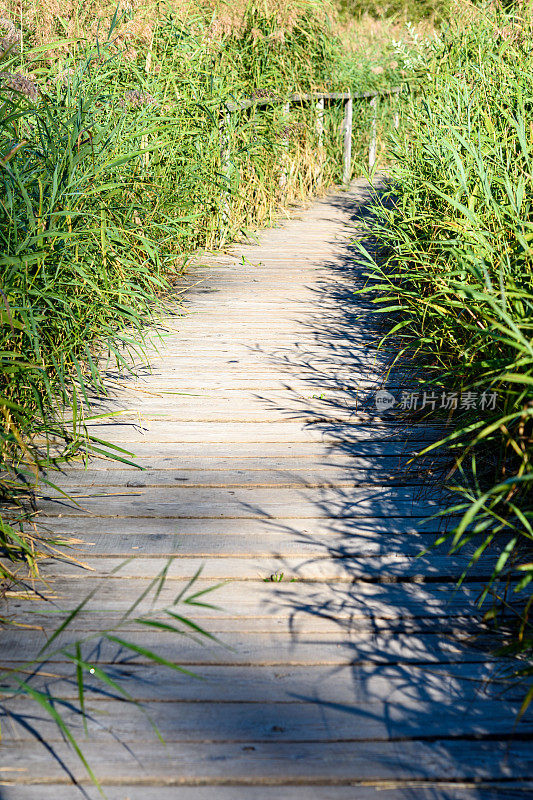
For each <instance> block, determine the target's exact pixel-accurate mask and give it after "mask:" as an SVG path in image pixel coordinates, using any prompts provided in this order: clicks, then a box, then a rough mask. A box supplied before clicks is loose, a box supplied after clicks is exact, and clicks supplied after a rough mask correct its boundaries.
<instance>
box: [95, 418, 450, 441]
mask: <svg viewBox="0 0 533 800" xmlns="http://www.w3.org/2000/svg"><path fill="white" fill-rule="evenodd" d="M87 429H88V431H89V433H90V434H91V435H92V436H98V437H99V438H101V439H106V440H107V441H110V440H111V441H113V442H114V443H116V444H118V445H120V444H121V443H125V442H136V441H142V440H143V439H144V440H146V438H147V436H148V435H149V438H150V442H151V443H152V444H159V443H162V442H176V443H181V442H189V443H193V442H194V443H196V442H217V443H218V442H228V443H230V442H231V443H233V442H254V443H258V442H268V443H270V442H321V441H333V442H341V443H344V442H346V443H347V444H352V445H353V444H354V443H355V442H367V441H370V442H374V443H376V442H400V443H402V444H407V443H411V442H431V441H434V440H435V439H436V438H437V437H438V436H439V433H440V434H442V435H445V431H444V430H441V429H440V428H437V427H436V426H429V425H417V426H416V427H415V426H411V427H406V426H401V425H398V424H396V425H394V424H390V425H385V424H382V425H379V426H378V425H369V424H368V423H361V424H355V423H354V424H351V425H348V424H345V425H336V424H334V423H328V422H324V423H320V422H315V423H312V422H309V423H308V424H305V423H300V422H291V421H290V420H288V421H287V422H276V423H272V422H255V423H254V424H253V425H249V424H247V423H246V422H227V423H224V422H220V423H217V422H212V423H205V424H202V423H195V422H191V423H190V424H188V425H187V426H185V425H180V424H175V425H169V423H167V422H153V423H151V424H150V426H149V427H148V426H147V425H143V424H133V423H128V422H125V423H123V424H121V423H120V422H116V421H114V422H108V423H105V422H104V423H98V424H96V423H95V424H91V425H88V426H87Z"/></svg>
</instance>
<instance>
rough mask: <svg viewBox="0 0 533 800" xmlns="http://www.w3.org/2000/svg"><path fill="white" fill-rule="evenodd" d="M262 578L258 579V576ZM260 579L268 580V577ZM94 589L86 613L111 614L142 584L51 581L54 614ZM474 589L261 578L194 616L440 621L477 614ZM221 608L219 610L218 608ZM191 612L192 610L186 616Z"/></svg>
mask: <svg viewBox="0 0 533 800" xmlns="http://www.w3.org/2000/svg"><path fill="white" fill-rule="evenodd" d="M262 577H263V576H262ZM264 577H266V578H268V577H269V576H268V575H265V576H264ZM183 584H184V582H183V581H182V580H179V579H176V580H173V579H168V580H167V581H166V583H165V586H164V587H163V589H162V591H161V593H160V595H159V600H158V607H161V608H162V607H166V606H170V605H171V604H172V603H173V602H174V598H175V597H176V595H177V594H178V592H179V591H180V588H182V587H183ZM210 586H211V587H212V586H214V583H213V581H204V580H199V581H197V583H196V588H197V589H198V590H199V589H205V588H208V587H210ZM97 587H98V591H97V593H96V594H95V595H93V596H92V597H91V598H90V599H89V600H88V602H87V604H86V606H85V608H86V609H87V611H90V612H91V613H92V611H97V610H100V611H103V610H107V611H109V610H111V609H112V610H114V611H115V612H116V613H121V612H122V611H124V610H126V609H127V608H129V607H130V606H131V605H132V603H133V602H134V601H136V600H137V599H138V598H140V597H141V594H142V593H143V590H144V589H146V587H147V581H146V580H142V579H137V578H121V577H119V576H118V575H115V576H106V577H105V579H102V578H98V577H94V576H92V575H91V573H82V574H81V575H80V576H79V577H78V580H77V581H75V582H73V581H71V580H57V581H56V582H55V583H54V592H53V595H52V596H53V598H54V599H55V601H56V606H55V609H54V613H55V615H56V616H57V609H58V607H59V608H60V609H61V608H63V609H69V608H75V607H76V606H77V605H78V603H79V601H80V593H81V594H82V595H83V597H85V596H88V595H89V593H90V592H91V591H92V590H94V589H96V588H97ZM478 595H479V586H478V585H476V584H475V583H474V584H472V585H465V584H463V585H462V586H461V587H460V588H458V589H456V588H455V583H454V582H450V581H446V580H437V581H435V582H430V583H417V582H406V583H401V582H400V583H395V582H392V583H391V582H389V581H385V582H384V583H379V582H367V581H357V582H354V583H353V584H346V583H343V582H342V583H337V582H332V583H331V584H329V583H321V582H316V583H312V582H309V583H307V582H296V583H290V582H285V583H283V582H281V583H266V582H264V581H263V580H261V578H258V579H257V580H249V581H246V580H244V581H233V582H232V583H227V584H225V585H223V586H222V587H220V588H218V589H217V590H216V592H215V593H214V594H212V595H210V597H209V600H210V602H212V603H215V604H216V605H217V610H216V611H213V610H212V609H206V608H202V607H195V608H194V616H195V617H198V618H200V617H201V618H213V617H215V618H218V617H220V616H223V615H224V614H225V615H226V616H233V617H235V616H241V617H244V616H250V617H281V618H282V619H284V620H285V621H287V620H290V618H291V617H294V616H297V615H299V614H316V615H322V616H330V617H332V618H334V619H340V620H343V619H357V618H359V619H375V618H377V617H382V618H387V619H390V620H397V619H403V618H412V617H424V618H433V619H436V618H441V617H451V616H453V615H462V614H468V613H471V614H474V613H475V612H476V610H477V604H476V601H477V598H478ZM31 603H32V601H22V600H18V599H17V600H13V601H12V602H11V603H10V606H11V608H12V609H13V611H14V612H17V610H18V609H20V608H22V607H24V609H25V611H26V612H28V613H29V612H30V607H31V609H32V610H33V612H35V611H37V610H38V611H41V613H43V611H44V610H43V609H40V608H39V609H36V608H35V603H34V602H33V606H31ZM151 608H152V606H151V600H150V599H148V598H145V599H144V600H143V601H142V602H141V603H140V604H139V606H138V613H145V612H147V611H148V610H150V609H151ZM219 609H220V610H219ZM191 613H192V612H191Z"/></svg>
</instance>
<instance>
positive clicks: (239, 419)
mask: <svg viewBox="0 0 533 800" xmlns="http://www.w3.org/2000/svg"><path fill="white" fill-rule="evenodd" d="M368 198H369V188H368V186H367V185H366V184H365V183H364V182H363V181H358V182H355V183H354V184H353V185H352V186H351V188H350V190H349V191H346V192H338V193H335V194H332V195H330V196H329V197H327V198H325V199H323V200H321V201H317V202H315V203H313V204H312V205H310V206H309V208H307V209H305V210H303V211H301V212H300V213H299V216H298V218H294V219H292V220H290V221H289V222H286V223H284V224H283V225H282V226H280V227H278V228H273V229H270V230H267V231H264V232H263V233H261V235H260V237H259V240H258V242H257V243H255V244H245V245H240V246H237V247H235V249H234V251H233V252H232V253H231V254H229V255H213V256H207V255H206V256H205V257H204V258H203V259H202V260H201V263H199V264H198V265H197V266H196V267H195V269H194V271H193V272H191V275H190V278H189V281H190V284H191V288H190V291H189V294H188V300H187V306H188V313H187V315H186V316H184V317H182V318H178V317H177V318H175V319H173V320H171V321H169V327H170V328H171V329H172V330H170V332H169V333H168V334H167V335H166V336H165V338H164V342H163V345H162V347H161V348H160V352H159V353H158V354H155V353H154V358H153V370H152V371H150V372H147V373H146V374H143V375H141V376H139V377H138V378H136V379H135V380H124V381H122V382H121V383H120V385H119V387H118V389H117V392H116V397H115V401H114V402H115V404H118V406H120V407H122V408H125V409H127V410H128V413H127V414H125V415H123V416H121V417H120V418H119V419H118V420H117V419H116V418H115V419H113V420H112V421H108V422H101V423H99V424H98V425H95V426H94V428H95V430H96V431H97V432H98V435H100V436H102V438H105V439H107V440H110V441H113V442H115V443H117V444H119V445H120V446H123V447H125V448H127V449H129V450H132V451H133V452H135V454H136V460H137V462H138V463H139V464H141V465H142V466H143V467H145V471H144V472H139V471H138V470H134V469H130V468H127V467H125V466H124V465H120V464H117V463H112V462H108V461H104V460H102V461H97V460H95V461H94V462H93V463H91V465H90V467H89V469H88V470H83V469H80V468H76V467H72V468H71V469H69V470H68V472H67V474H66V475H65V476H64V477H63V478H62V480H61V486H62V487H63V488H64V489H65V491H68V492H69V494H71V495H72V496H75V497H77V498H78V500H79V503H80V506H76V505H75V504H73V503H69V502H67V501H65V500H64V499H62V498H61V497H59V496H58V495H57V494H56V495H54V493H53V492H50V493H48V494H47V495H46V496H43V498H42V500H41V513H42V519H43V520H46V522H47V523H48V524H49V525H50V527H51V529H53V530H54V531H56V532H58V533H60V534H62V535H68V536H73V537H75V538H76V539H77V540H78V541H79V542H80V544H79V547H80V550H81V558H82V559H83V560H84V561H85V562H86V563H87V564H88V565H89V566H91V567H92V568H93V569H94V570H95V572H89V571H85V572H83V571H80V570H79V569H78V568H76V567H74V566H72V565H70V564H68V563H63V564H62V563H58V562H56V563H52V564H50V565H48V566H47V568H46V569H47V572H46V574H47V575H48V576H49V577H50V579H51V580H53V587H54V591H55V593H56V594H57V598H58V599H57V602H58V604H59V605H60V606H61V607H63V608H73V607H74V606H75V605H76V604H77V603H78V602H79V600H80V598H82V597H84V596H85V595H86V594H88V593H89V592H90V591H91V590H92V589H93V588H94V587H96V586H97V585H98V580H99V578H100V577H101V576H103V575H109V574H110V573H111V572H112V571H113V570H114V569H115V568H116V567H117V566H118V565H119V564H120V563H121V562H122V561H123V560H124V558H126V557H128V558H131V561H130V562H129V563H128V564H127V565H126V566H125V567H124V568H123V569H122V570H121V571H120V572H119V573H117V574H114V575H110V576H109V577H108V578H107V579H106V580H105V582H104V583H103V584H102V586H101V588H100V589H99V590H98V591H97V592H96V593H95V594H94V596H93V598H92V600H91V602H90V603H89V604H88V606H87V608H86V609H85V611H84V613H83V614H81V615H80V616H79V618H78V619H77V620H76V622H75V627H74V630H72V631H71V632H69V633H68V632H67V631H65V634H64V636H63V637H62V638H61V639H60V641H59V643H67V642H68V641H70V640H72V639H73V638H79V637H82V636H85V635H87V634H90V633H91V632H93V631H97V630H99V626H101V627H104V626H105V625H106V624H107V623H108V622H109V621H110V619H113V618H114V617H117V616H119V615H120V614H121V613H122V612H123V611H124V609H125V608H127V606H128V605H129V604H130V603H131V602H132V601H133V600H134V599H135V598H136V597H137V596H139V595H140V593H141V591H142V589H143V588H144V586H145V585H146V583H147V581H148V580H149V579H150V578H153V577H154V576H155V575H156V574H157V573H158V572H159V570H160V569H161V567H162V565H163V564H164V563H165V559H167V558H168V557H169V556H172V555H177V556H178V557H177V558H176V559H175V560H174V561H173V563H172V566H171V568H170V570H169V573H168V578H167V582H166V585H165V587H164V589H163V591H162V595H161V601H162V602H164V601H165V599H166V598H170V597H171V596H172V595H173V594H175V593H176V592H177V591H178V590H179V588H180V587H181V586H182V585H183V583H184V580H185V579H187V578H188V577H190V576H191V575H192V574H194V572H195V571H196V570H197V568H198V567H199V566H200V565H201V564H202V563H203V564H205V568H204V572H203V574H202V576H201V579H200V581H199V586H201V587H204V586H205V587H207V586H209V585H211V584H213V583H214V582H216V581H223V582H225V585H224V586H223V587H222V588H220V589H219V590H218V591H217V592H216V595H213V596H212V598H210V599H211V600H212V601H213V602H216V603H217V605H218V606H219V607H220V608H219V609H212V608H196V609H194V610H192V611H191V617H192V618H193V619H194V620H196V621H197V622H199V623H200V624H202V625H204V626H205V627H206V629H207V630H208V631H210V632H212V633H214V634H216V635H217V636H218V637H219V639H220V640H221V641H222V642H223V643H224V645H226V646H225V647H224V646H221V645H218V644H215V643H213V644H210V645H209V646H207V645H205V644H198V643H197V642H195V641H193V640H190V639H184V638H177V637H175V636H173V635H171V634H168V633H165V632H164V631H155V630H154V631H153V632H148V631H147V630H146V629H142V628H141V627H139V628H137V629H136V628H135V626H133V628H132V629H130V632H129V637H128V638H129V639H130V640H132V641H136V642H137V643H138V644H139V646H150V647H152V648H153V649H155V650H157V651H158V652H160V653H161V655H162V656H163V657H164V658H167V659H169V660H171V661H174V662H177V663H179V664H181V665H184V666H187V667H189V668H191V669H192V670H194V671H195V672H196V673H197V674H199V675H200V676H202V678H203V680H201V681H199V680H194V679H191V678H190V677H188V676H186V675H182V674H179V673H176V672H172V671H170V670H165V668H164V667H155V666H154V665H151V664H149V663H146V660H145V659H143V657H142V656H141V655H139V656H138V657H136V658H134V659H132V658H128V659H124V660H122V661H121V655H120V654H117V653H116V652H112V651H111V649H109V647H108V646H107V645H106V646H99V645H98V642H97V643H96V644H95V650H94V653H93V654H92V657H93V658H94V659H97V658H98V659H101V660H103V661H104V662H105V663H108V664H109V663H111V662H112V661H114V662H115V663H114V667H113V669H115V670H116V677H117V679H120V680H121V683H122V685H124V687H125V688H126V689H127V691H129V692H130V693H131V695H132V696H133V697H135V698H136V699H137V700H139V701H140V702H142V703H143V705H144V707H145V708H146V710H147V711H148V712H149V715H150V717H151V718H152V720H154V721H155V723H156V724H157V726H158V728H159V730H160V731H161V734H162V736H163V737H164V739H165V741H166V745H165V746H163V745H161V744H160V743H159V742H158V741H157V739H156V737H155V734H154V732H153V729H152V727H151V725H150V722H149V720H148V719H147V717H146V716H144V715H143V714H141V713H139V711H138V710H136V709H135V708H134V707H132V706H131V705H129V704H126V703H124V702H120V701H119V700H117V699H115V698H113V697H111V696H110V694H109V693H108V692H106V691H105V690H104V689H103V687H102V685H101V684H98V682H97V681H96V680H95V681H94V683H93V684H91V685H88V690H87V697H86V703H87V707H88V714H89V719H88V729H89V736H88V737H86V736H85V735H84V732H83V725H82V722H81V720H79V719H77V718H76V711H75V704H76V702H77V689H76V685H75V681H73V680H72V668H71V666H70V665H69V664H67V663H66V662H65V661H64V660H62V659H61V657H56V658H54V659H52V661H51V662H49V663H48V664H47V665H46V666H45V668H43V673H42V675H40V676H37V682H38V685H41V687H48V688H49V689H50V691H51V692H52V693H53V694H54V695H59V696H61V697H62V698H64V701H65V706H64V713H65V715H66V717H67V718H68V720H69V722H71V723H72V724H73V725H74V726H77V731H78V733H77V735H78V738H79V740H80V743H81V744H82V747H83V750H84V752H85V754H86V756H87V758H88V760H89V761H90V763H91V766H92V767H93V768H94V770H95V772H96V773H97V775H98V776H99V778H100V779H101V781H102V784H103V785H104V788H105V791H106V794H107V796H108V797H109V798H111V799H112V800H126V799H127V798H128V799H129V800H141V798H142V800H167V798H173V797H176V796H178V795H179V797H180V798H182V800H213V799H214V798H216V799H217V800H244V799H245V798H246V800H255V798H261V800H263V798H265V800H270V798H274V797H276V798H284V799H285V798H287V800H304V798H305V800H307V798H320V800H347V799H348V798H357V799H358V800H369V798H374V797H376V798H378V797H379V798H381V797H383V798H389V800H399V799H400V798H402V800H407V799H410V798H416V800H452V798H454V800H474V799H476V800H489V798H490V799H492V798H496V797H498V798H511V797H517V796H524V797H525V796H526V795H527V794H528V793H531V789H532V786H533V783H528V781H533V774H532V763H531V742H530V738H531V735H532V733H533V720H532V717H531V715H530V716H529V718H525V719H524V720H522V721H521V722H520V723H519V724H518V725H515V715H516V712H517V709H518V708H519V705H520V693H519V692H513V691H506V692H504V689H506V688H507V687H506V685H505V684H504V683H503V682H502V681H501V680H499V672H500V669H501V664H499V663H498V661H497V660H495V659H494V658H493V657H491V656H490V655H489V653H488V650H487V648H486V646H485V645H484V642H483V641H482V639H481V638H480V637H475V636H473V635H472V634H473V633H474V632H475V631H476V630H478V627H477V624H476V608H475V601H476V598H477V595H478V591H479V585H480V584H479V581H480V580H481V579H482V578H483V575H481V574H479V573H476V572H475V571H473V572H472V573H471V576H470V580H469V582H468V583H466V584H465V585H464V586H463V587H462V588H461V589H460V590H459V591H455V581H456V579H457V577H458V576H459V575H460V574H461V571H462V569H463V568H464V564H465V562H464V560H462V559H463V558H464V556H463V557H461V558H459V557H454V556H448V555H447V554H446V552H445V551H438V552H436V553H433V554H430V555H429V556H423V557H421V558H418V559H417V558H415V556H416V554H417V553H419V552H420V551H421V550H423V549H424V548H425V547H426V546H428V545H429V544H430V543H431V542H432V541H433V535H434V532H435V530H436V526H435V524H434V523H431V522H429V523H428V522H424V521H423V520H424V518H426V517H427V516H428V515H429V514H430V513H433V512H434V511H435V510H436V509H438V507H439V500H438V497H437V496H436V495H435V494H431V493H430V492H429V491H428V489H427V486H425V487H424V486H422V484H423V480H422V478H421V476H420V475H418V474H417V473H416V472H413V471H409V470H408V469H407V467H406V461H407V459H408V456H409V454H410V453H411V452H412V451H413V450H416V449H417V447H420V444H421V443H422V442H427V441H429V440H430V439H431V438H432V437H433V436H434V435H436V433H437V431H436V430H433V429H431V427H430V426H427V425H426V426H423V425H420V426H416V425H413V426H412V427H411V428H409V429H408V430H406V429H405V428H404V427H402V426H401V425H400V424H398V422H395V421H394V420H388V419H387V418H383V419H382V418H380V417H378V416H377V414H376V410H375V406H374V405H373V392H374V390H375V389H376V388H378V387H380V386H382V385H385V386H386V387H387V388H388V389H389V390H390V391H393V392H397V391H399V388H400V386H401V385H402V382H405V380H406V378H405V376H404V375H402V373H401V371H398V370H396V371H395V372H391V373H390V374H388V376H387V378H386V380H385V378H384V376H385V374H386V372H387V366H388V363H389V359H390V353H388V352H387V351H386V350H380V351H378V350H377V349H376V342H377V340H378V331H377V328H376V318H375V316H374V315H373V314H372V311H371V306H370V302H369V300H368V299H367V298H366V296H365V295H363V296H356V297H354V294H353V292H354V290H355V289H357V288H360V287H361V286H362V284H363V272H364V269H363V268H362V266H361V264H360V263H359V262H358V259H357V250H356V248H354V246H353V244H352V240H353V237H354V233H355V228H354V223H356V222H357V220H358V219H360V218H361V216H362V215H364V214H365V203H366V202H367V200H368ZM54 480H55V481H56V482H57V479H54ZM226 582H227V583H226ZM12 609H13V610H16V611H17V613H18V616H19V618H20V617H21V616H22V617H23V616H24V614H25V611H26V610H27V611H31V612H32V614H31V620H32V622H33V623H34V624H35V625H37V626H41V629H34V630H20V631H13V630H8V631H6V632H4V634H3V640H2V646H1V649H2V658H3V660H4V661H6V660H9V661H11V662H14V663H20V662H21V661H22V660H25V659H28V658H32V657H34V656H35V653H36V652H37V650H38V649H39V647H41V646H42V644H43V643H44V641H45V633H46V632H50V631H51V630H52V629H53V627H54V625H55V624H57V620H56V618H54V616H53V615H50V614H47V613H46V609H43V608H41V607H39V606H37V605H36V604H35V603H34V604H31V605H30V604H27V605H26V604H25V601H24V600H19V601H17V602H13V603H12ZM28 618H29V617H28ZM89 657H90V655H86V658H89ZM489 677H491V678H493V681H492V682H491V683H487V679H488V678H489ZM70 706H72V707H71V708H70ZM11 708H12V712H13V713H12V714H11V715H8V716H9V718H8V719H5V720H4V722H3V724H2V733H3V743H2V749H1V751H0V759H1V772H0V784H3V786H2V787H1V789H0V797H1V798H2V799H3V800H26V798H33V797H39V798H40V800H51V798H52V797H53V798H54V800H61V799H62V798H69V799H70V798H73V797H75V796H77V794H76V793H77V792H79V789H77V788H75V787H73V785H72V779H73V778H76V779H78V780H80V781H81V783H82V784H84V789H83V791H85V792H86V793H87V796H89V797H91V798H92V797H96V796H97V793H96V791H95V790H94V788H92V787H91V786H90V785H89V784H88V781H87V778H86V775H85V772H84V769H83V767H82V765H81V764H79V763H78V761H77V758H76V756H75V754H74V753H73V751H72V750H71V749H69V748H68V747H67V746H66V745H65V743H64V742H63V740H62V736H61V734H60V732H59V731H58V729H57V727H56V726H55V725H54V724H53V723H52V722H51V721H49V720H47V719H46V718H45V717H44V716H43V715H41V714H39V713H36V711H35V707H34V706H32V705H31V704H30V703H29V702H28V701H26V700H24V699H18V700H17V702H16V704H13V705H12V707H11ZM39 738H40V739H41V740H42V741H39ZM43 742H45V743H46V745H45V744H43ZM178 787H179V788H178ZM80 796H81V795H80Z"/></svg>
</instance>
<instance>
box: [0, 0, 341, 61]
mask: <svg viewBox="0 0 533 800" xmlns="http://www.w3.org/2000/svg"><path fill="white" fill-rule="evenodd" d="M117 7H118V11H119V17H121V21H120V22H119V24H118V26H117V27H116V29H115V31H114V35H113V39H114V40H115V41H116V42H117V44H118V45H119V46H121V47H122V48H123V50H124V51H125V53H126V55H128V56H129V57H130V58H132V59H134V58H136V57H137V56H138V55H139V51H142V50H146V48H147V47H149V46H150V43H151V41H152V39H153V35H154V27H155V25H157V22H158V21H159V20H161V19H162V18H164V17H165V16H167V15H168V14H172V15H173V16H174V17H176V18H178V19H181V20H188V21H190V22H192V21H193V20H198V21H200V20H201V21H202V24H200V25H199V26H198V29H197V33H203V34H204V35H205V36H206V38H207V39H211V40H213V39H220V38H223V37H224V36H228V35H238V34H239V32H240V31H243V30H244V26H245V16H246V13H247V10H248V9H249V8H250V2H249V0H232V2H226V1H225V0H163V2H158V0H148V2H144V3H143V2H138V0H118V3H117V5H113V4H110V3H108V2H104V0H92V2H91V0H89V2H83V3H82V2H81V0H3V2H2V3H1V4H0V33H4V35H6V36H9V35H11V36H12V34H13V27H12V26H13V24H14V25H15V26H16V29H17V30H19V29H20V30H22V31H23V39H24V47H26V48H27V47H31V46H42V45H47V44H51V43H53V42H56V41H58V40H60V39H63V40H64V39H94V38H96V37H97V36H99V37H100V38H102V37H103V36H105V32H106V31H107V29H108V25H109V20H110V19H111V17H112V16H113V14H114V12H115V9H116V8H117ZM265 9H266V11H267V13H268V15H269V16H271V18H272V20H273V22H274V25H275V27H276V28H277V30H276V31H275V33H274V36H277V37H278V38H279V39H280V40H282V39H283V37H284V35H285V34H286V33H287V32H290V31H291V30H292V29H293V28H294V26H295V25H296V24H297V21H298V18H299V17H300V16H301V15H302V14H303V13H305V11H306V10H310V9H312V10H313V13H314V14H315V15H320V14H323V15H325V14H328V15H329V16H330V18H335V16H336V14H335V10H334V8H333V6H332V5H329V3H328V2H327V0H326V1H325V2H320V3H316V2H314V0H291V1H290V2H283V0H265V2H264V3H263V5H262V10H263V11H264V10H265ZM2 29H3V30H2Z"/></svg>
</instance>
